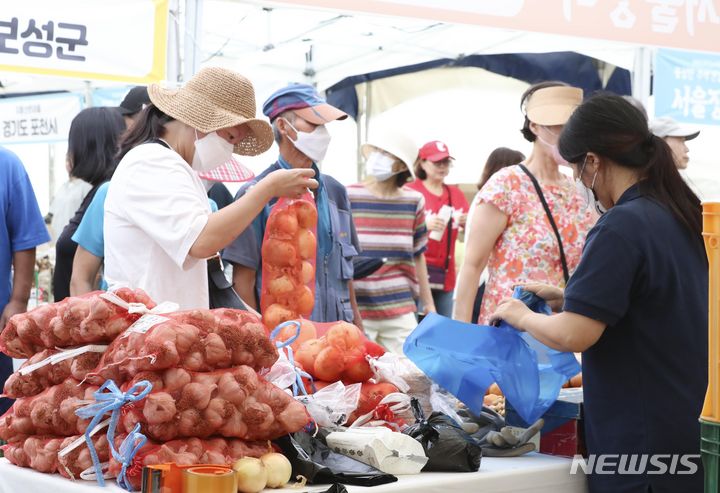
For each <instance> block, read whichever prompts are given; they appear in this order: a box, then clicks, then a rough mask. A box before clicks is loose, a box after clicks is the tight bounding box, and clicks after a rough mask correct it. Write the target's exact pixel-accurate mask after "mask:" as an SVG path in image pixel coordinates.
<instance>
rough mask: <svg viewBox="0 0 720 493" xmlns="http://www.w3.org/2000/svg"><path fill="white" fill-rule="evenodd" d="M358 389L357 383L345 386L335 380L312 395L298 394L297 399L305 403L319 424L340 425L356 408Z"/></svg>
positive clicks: (358, 397) (326, 425)
mask: <svg viewBox="0 0 720 493" xmlns="http://www.w3.org/2000/svg"><path fill="white" fill-rule="evenodd" d="M360 389H361V385H360V384H359V383H355V384H351V385H347V386H345V385H343V383H342V382H335V383H333V384H330V385H328V386H327V387H324V388H322V389H320V390H318V391H317V392H315V393H314V394H312V395H307V396H299V397H297V400H298V401H300V402H301V403H303V404H304V405H305V407H306V408H307V411H308V413H310V416H312V418H313V419H314V420H315V422H316V423H317V424H318V425H319V426H325V427H332V426H341V425H344V424H345V423H346V422H347V420H348V418H349V417H350V415H351V414H352V413H353V411H355V410H356V409H357V407H358V401H359V400H360Z"/></svg>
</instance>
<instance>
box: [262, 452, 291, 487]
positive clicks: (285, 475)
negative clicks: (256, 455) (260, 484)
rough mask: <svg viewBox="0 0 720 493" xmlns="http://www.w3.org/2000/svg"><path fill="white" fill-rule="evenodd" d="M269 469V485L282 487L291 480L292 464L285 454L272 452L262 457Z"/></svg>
mask: <svg viewBox="0 0 720 493" xmlns="http://www.w3.org/2000/svg"><path fill="white" fill-rule="evenodd" d="M260 460H261V461H262V463H263V464H265V470H266V471H267V487H268V488H282V487H283V486H285V485H286V484H287V482H288V481H290V476H291V475H292V466H291V465H290V461H289V460H287V457H285V456H284V455H283V454H278V453H276V452H271V453H269V454H265V455H263V456H262V457H260Z"/></svg>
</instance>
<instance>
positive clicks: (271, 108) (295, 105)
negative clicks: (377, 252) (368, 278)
mask: <svg viewBox="0 0 720 493" xmlns="http://www.w3.org/2000/svg"><path fill="white" fill-rule="evenodd" d="M263 113H264V114H265V116H267V117H268V118H269V119H270V121H271V123H272V124H273V130H274V133H275V141H276V142H277V144H278V147H279V148H280V155H279V156H278V159H277V161H276V162H275V163H274V164H272V165H271V166H270V167H269V168H267V169H266V170H265V171H263V172H262V173H261V174H260V175H258V176H257V178H256V179H255V180H254V181H252V182H250V183H248V184H247V185H245V186H243V187H242V188H241V189H240V190H239V191H238V193H237V195H236V197H235V199H236V200H237V199H238V198H239V197H240V196H242V195H243V194H244V193H245V192H246V191H247V190H248V189H249V188H250V187H252V186H253V185H254V184H255V183H257V182H258V181H260V180H262V179H263V178H264V177H265V176H267V175H268V173H271V172H272V171H275V170H277V169H280V168H285V169H291V168H313V169H314V170H315V172H316V175H315V178H316V179H317V180H318V181H319V183H320V186H319V187H318V189H317V190H316V191H315V192H314V197H315V205H316V206H317V210H318V225H317V237H318V246H317V264H316V265H317V268H316V286H315V307H314V309H313V312H312V315H311V316H310V318H311V319H312V320H315V321H317V322H332V321H337V320H345V321H348V322H354V323H355V324H356V325H360V324H361V320H360V315H359V312H358V309H357V303H356V301H355V293H354V290H353V286H352V278H353V263H352V260H353V257H355V256H356V255H358V250H359V247H358V239H357V234H356V232H355V226H354V224H353V220H352V212H351V208H350V201H349V200H348V195H347V191H346V190H345V187H344V186H343V185H341V184H340V183H339V182H338V181H337V180H335V179H334V178H333V177H331V176H329V175H326V174H322V173H320V171H319V169H318V164H319V163H321V162H322V161H323V159H324V157H325V153H326V151H327V147H328V144H329V143H330V134H329V133H328V131H327V128H326V127H325V125H326V124H327V123H329V122H333V121H335V120H342V119H344V118H347V115H346V114H345V113H343V112H342V111H340V110H339V109H337V108H335V107H333V106H331V105H329V104H327V102H325V100H323V99H322V98H321V97H320V96H319V95H318V93H317V92H316V91H315V89H314V88H313V87H311V86H309V85H307V84H291V85H289V86H287V87H284V88H282V89H280V90H278V91H276V92H275V93H274V94H272V95H271V96H270V97H269V98H268V100H267V101H265V104H264V105H263ZM274 205H275V201H271V202H270V203H269V204H268V206H266V207H265V209H264V210H263V212H261V213H260V214H259V215H258V216H257V217H256V218H255V220H254V221H253V223H252V227H251V228H248V229H246V230H245V232H243V234H241V235H240V236H239V237H238V238H237V239H236V240H235V241H234V242H233V243H232V244H231V245H230V246H229V247H227V248H226V249H225V250H224V252H223V259H225V260H227V261H230V262H231V263H232V264H233V285H234V287H235V290H236V291H237V292H238V294H239V295H240V297H242V299H243V300H244V301H245V302H246V303H247V304H248V305H250V306H252V307H254V308H257V307H259V305H260V303H259V301H260V294H259V293H260V287H261V283H262V277H261V276H262V258H261V253H260V252H261V247H262V241H263V237H264V235H265V224H266V222H267V218H268V215H269V213H270V210H271V208H272V207H273V206H274ZM360 326H361V325H360Z"/></svg>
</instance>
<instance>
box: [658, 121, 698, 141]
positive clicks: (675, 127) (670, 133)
mask: <svg viewBox="0 0 720 493" xmlns="http://www.w3.org/2000/svg"><path fill="white" fill-rule="evenodd" d="M650 131H651V132H652V133H654V134H655V135H657V136H658V137H661V138H665V137H683V138H684V139H685V140H692V139H694V138H695V137H697V136H698V135H699V134H700V130H695V129H691V128H687V127H684V126H683V125H680V124H679V123H678V122H676V121H675V120H673V119H672V118H670V117H669V116H662V117H660V118H656V119H654V120H653V121H652V122H650Z"/></svg>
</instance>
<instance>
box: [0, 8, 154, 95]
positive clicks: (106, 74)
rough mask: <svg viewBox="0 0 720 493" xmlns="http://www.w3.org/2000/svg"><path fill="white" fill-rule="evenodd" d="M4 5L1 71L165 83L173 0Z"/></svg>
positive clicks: (0, 11)
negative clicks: (169, 5)
mask: <svg viewBox="0 0 720 493" xmlns="http://www.w3.org/2000/svg"><path fill="white" fill-rule="evenodd" d="M4 3H5V4H6V5H3V8H2V9H0V72H1V71H13V72H25V73H34V74H45V75H55V76H61V77H77V78H82V79H103V80H117V81H124V82H133V83H149V82H159V81H161V80H163V79H164V78H165V64H166V63H165V62H166V50H167V30H168V28H167V22H168V0H103V1H102V2H98V1H97V0H73V1H72V2H58V1H57V0H30V1H25V2H4Z"/></svg>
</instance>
